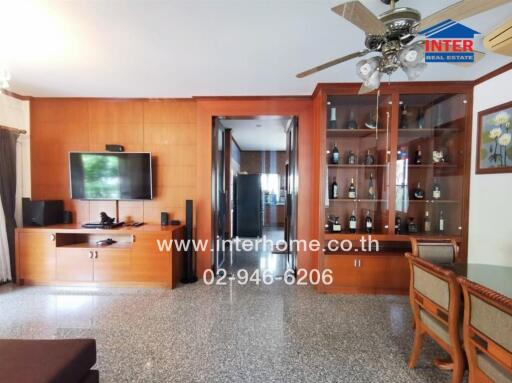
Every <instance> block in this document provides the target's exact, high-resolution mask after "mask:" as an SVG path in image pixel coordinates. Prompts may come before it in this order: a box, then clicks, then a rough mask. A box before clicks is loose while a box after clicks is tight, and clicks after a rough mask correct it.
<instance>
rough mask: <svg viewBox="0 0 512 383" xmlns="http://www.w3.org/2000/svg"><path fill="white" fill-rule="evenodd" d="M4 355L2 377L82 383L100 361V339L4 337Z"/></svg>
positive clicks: (0, 349) (22, 382)
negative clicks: (97, 357) (97, 350)
mask: <svg viewBox="0 0 512 383" xmlns="http://www.w3.org/2000/svg"><path fill="white" fill-rule="evenodd" d="M0 355H1V356H2V357H1V358H0V377H1V379H2V381H5V382H16V383H74V382H77V383H78V382H80V381H82V379H84V377H86V376H87V374H88V373H89V370H90V369H91V367H92V366H94V364H95V363H96V341H95V340H94V339H62V340H61V339H59V340H54V339H51V340H50V339H49V340H31V339H26V340H25V339H3V340H0Z"/></svg>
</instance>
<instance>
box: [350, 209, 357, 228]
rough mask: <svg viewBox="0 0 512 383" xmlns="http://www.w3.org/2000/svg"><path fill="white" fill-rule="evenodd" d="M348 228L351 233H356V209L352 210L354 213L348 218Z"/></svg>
mask: <svg viewBox="0 0 512 383" xmlns="http://www.w3.org/2000/svg"><path fill="white" fill-rule="evenodd" d="M348 230H349V231H350V232H351V233H355V232H356V230H357V217H356V211H355V210H352V215H351V216H350V217H349V219H348Z"/></svg>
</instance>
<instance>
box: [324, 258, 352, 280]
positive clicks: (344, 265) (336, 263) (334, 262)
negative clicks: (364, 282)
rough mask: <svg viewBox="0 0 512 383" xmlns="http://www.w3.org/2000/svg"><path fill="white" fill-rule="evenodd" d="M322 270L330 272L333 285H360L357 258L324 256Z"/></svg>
mask: <svg viewBox="0 0 512 383" xmlns="http://www.w3.org/2000/svg"><path fill="white" fill-rule="evenodd" d="M324 268H325V269H330V270H332V277H333V281H334V283H333V285H335V286H344V287H357V286H359V285H360V284H361V275H360V274H361V272H360V271H361V270H360V269H359V268H357V257H356V256H351V255H326V256H325V260H324Z"/></svg>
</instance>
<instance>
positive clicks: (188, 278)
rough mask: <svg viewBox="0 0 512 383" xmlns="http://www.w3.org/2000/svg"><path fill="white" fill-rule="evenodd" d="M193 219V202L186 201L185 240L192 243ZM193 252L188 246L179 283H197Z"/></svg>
mask: <svg viewBox="0 0 512 383" xmlns="http://www.w3.org/2000/svg"><path fill="white" fill-rule="evenodd" d="M193 217H194V205H193V201H192V200H190V199H188V200H187V202H186V206H185V218H186V223H185V225H186V226H185V240H186V241H193V240H194V238H193V227H194V222H193ZM194 258H195V257H194V251H193V250H192V246H188V250H187V251H186V252H185V254H184V262H183V277H182V278H181V283H194V282H197V276H196V268H195V262H194V261H195V259H194Z"/></svg>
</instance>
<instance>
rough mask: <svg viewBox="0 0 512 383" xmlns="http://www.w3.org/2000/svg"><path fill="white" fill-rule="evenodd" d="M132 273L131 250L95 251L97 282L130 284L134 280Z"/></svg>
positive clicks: (95, 277) (95, 276) (95, 278)
mask: <svg viewBox="0 0 512 383" xmlns="http://www.w3.org/2000/svg"><path fill="white" fill-rule="evenodd" d="M131 273H132V253H131V251H130V250H114V249H99V250H95V256H94V281H95V282H128V281H130V280H131V279H132V278H131V277H132V276H131Z"/></svg>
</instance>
